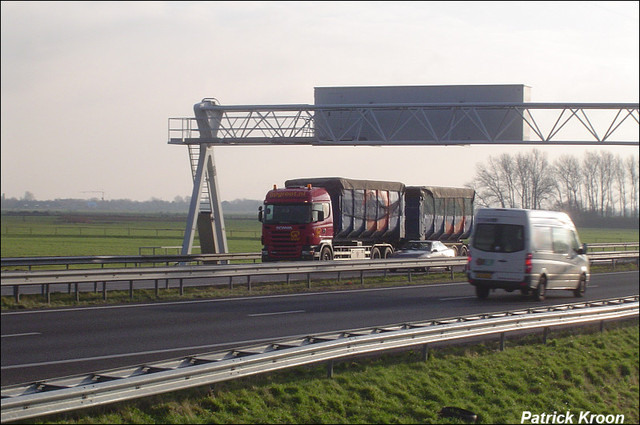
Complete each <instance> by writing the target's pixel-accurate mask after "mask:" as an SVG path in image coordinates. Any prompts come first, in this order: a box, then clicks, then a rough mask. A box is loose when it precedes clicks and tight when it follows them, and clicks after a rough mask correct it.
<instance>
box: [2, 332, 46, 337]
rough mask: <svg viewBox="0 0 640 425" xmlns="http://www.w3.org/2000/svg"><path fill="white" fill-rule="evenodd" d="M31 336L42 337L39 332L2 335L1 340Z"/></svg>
mask: <svg viewBox="0 0 640 425" xmlns="http://www.w3.org/2000/svg"><path fill="white" fill-rule="evenodd" d="M32 335H42V334H41V333H40V332H27V333H23V334H11V335H2V338H13V337H16V336H32Z"/></svg>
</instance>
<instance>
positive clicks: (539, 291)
mask: <svg viewBox="0 0 640 425" xmlns="http://www.w3.org/2000/svg"><path fill="white" fill-rule="evenodd" d="M546 293H547V278H546V277H544V276H541V277H540V282H538V287H537V288H536V290H535V291H533V298H534V299H535V300H536V301H544V296H545V294H546Z"/></svg>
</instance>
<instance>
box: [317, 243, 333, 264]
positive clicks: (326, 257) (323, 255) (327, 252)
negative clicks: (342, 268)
mask: <svg viewBox="0 0 640 425" xmlns="http://www.w3.org/2000/svg"><path fill="white" fill-rule="evenodd" d="M331 260H333V253H332V252H331V248H329V247H328V246H325V247H322V250H321V251H320V261H331Z"/></svg>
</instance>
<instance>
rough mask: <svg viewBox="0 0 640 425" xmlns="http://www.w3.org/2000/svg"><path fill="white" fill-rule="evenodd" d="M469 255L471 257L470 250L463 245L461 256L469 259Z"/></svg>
mask: <svg viewBox="0 0 640 425" xmlns="http://www.w3.org/2000/svg"><path fill="white" fill-rule="evenodd" d="M468 255H469V248H467V247H466V246H465V245H462V248H461V249H460V256H461V257H467V256H468Z"/></svg>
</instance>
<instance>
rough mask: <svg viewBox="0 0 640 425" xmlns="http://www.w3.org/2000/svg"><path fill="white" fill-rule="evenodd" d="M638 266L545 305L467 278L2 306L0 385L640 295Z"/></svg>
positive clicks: (595, 278) (555, 294) (553, 294)
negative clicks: (479, 294) (486, 289)
mask: <svg viewBox="0 0 640 425" xmlns="http://www.w3.org/2000/svg"><path fill="white" fill-rule="evenodd" d="M638 288H639V274H638V272H637V271H635V272H617V273H602V274H595V275H592V277H591V281H590V282H589V285H588V287H587V293H586V295H585V297H584V298H583V299H578V298H575V297H574V296H573V294H572V293H571V292H569V291H549V292H548V294H547V299H546V300H545V301H544V302H542V303H540V302H536V301H533V300H531V299H530V298H523V297H522V296H521V295H520V294H519V293H517V292H512V293H507V292H505V291H502V290H498V291H495V292H492V293H491V294H490V295H489V298H487V299H485V300H479V299H477V298H476V296H475V291H474V288H473V287H472V286H471V285H469V284H468V283H467V282H451V283H442V284H430V285H420V286H418V285H415V286H404V287H394V288H379V289H354V290H350V291H339V292H319V293H308V294H297V295H296V294H294V295H279V296H259V297H258V296H255V297H241V298H231V299H216V300H196V301H178V302H165V303H150V304H125V305H112V306H103V307H86V308H64V309H49V310H36V311H13V312H4V313H2V316H1V323H2V367H1V370H2V374H1V376H2V379H1V380H2V382H1V385H2V387H5V386H8V385H13V384H25V383H30V382H35V381H37V380H43V379H51V378H54V377H63V376H69V375H76V374H85V373H90V372H96V371H101V370H108V369H113V368H121V367H125V366H132V365H138V364H143V363H148V362H155V361H159V360H165V359H173V358H180V357H183V356H187V355H191V354H201V353H206V352H214V351H222V350H225V349H231V348H239V347H242V346H248V345H256V344H259V343H266V342H270V341H274V340H278V339H283V338H291V337H294V336H301V337H302V336H307V335H313V334H317V333H323V332H333V331H341V330H349V329H357V328H365V327H373V326H385V325H391V324H397V323H404V322H419V321H425V320H429V319H435V318H445V317H453V316H466V315H471V314H479V313H487V312H498V311H506V310H514V309H522V308H528V307H535V306H540V305H554V304H566V303H573V302H578V301H581V300H595V299H603V298H614V297H619V296H631V295H638Z"/></svg>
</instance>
